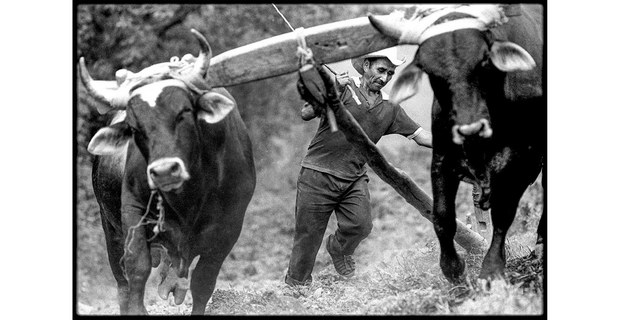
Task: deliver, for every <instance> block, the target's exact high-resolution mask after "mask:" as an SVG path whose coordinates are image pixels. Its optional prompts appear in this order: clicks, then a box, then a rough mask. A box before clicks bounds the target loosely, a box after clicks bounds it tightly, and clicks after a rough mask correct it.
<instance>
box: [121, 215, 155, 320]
mask: <svg viewBox="0 0 620 320" xmlns="http://www.w3.org/2000/svg"><path fill="white" fill-rule="evenodd" d="M139 221H140V214H133V213H126V212H124V213H123V230H124V234H125V238H126V237H128V236H132V237H133V239H131V241H130V242H129V243H127V246H126V248H125V255H124V266H125V273H126V275H127V280H128V281H129V298H128V314H147V312H146V308H145V307H144V288H145V285H146V281H147V280H148V277H149V275H150V273H151V253H150V250H149V246H148V244H147V241H146V229H145V227H144V226H141V227H137V228H134V229H133V231H130V230H129V228H130V227H131V226H135V225H137V224H138V222H139Z"/></svg>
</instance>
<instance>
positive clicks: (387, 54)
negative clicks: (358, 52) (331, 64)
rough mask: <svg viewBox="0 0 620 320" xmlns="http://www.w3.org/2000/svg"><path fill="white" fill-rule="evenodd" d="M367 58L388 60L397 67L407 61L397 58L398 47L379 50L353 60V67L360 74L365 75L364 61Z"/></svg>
mask: <svg viewBox="0 0 620 320" xmlns="http://www.w3.org/2000/svg"><path fill="white" fill-rule="evenodd" d="M366 58H387V59H388V60H390V62H391V63H392V64H393V65H395V66H397V67H398V66H400V65H401V64H403V63H405V60H407V59H402V60H400V59H398V58H397V57H396V47H391V48H387V49H383V50H379V51H377V52H373V53H369V54H366V55H363V56H361V57H359V58H355V59H351V64H352V65H353V68H355V71H357V72H359V74H364V68H363V65H364V59H366Z"/></svg>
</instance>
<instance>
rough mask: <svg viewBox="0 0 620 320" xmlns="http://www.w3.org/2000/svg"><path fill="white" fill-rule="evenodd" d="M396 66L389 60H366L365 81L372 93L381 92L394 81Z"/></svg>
mask: <svg viewBox="0 0 620 320" xmlns="http://www.w3.org/2000/svg"><path fill="white" fill-rule="evenodd" d="M395 68H396V66H394V65H393V64H392V63H391V62H390V60H388V59H387V58H377V59H374V60H368V59H366V60H364V79H366V83H367V84H368V89H369V90H370V91H379V90H381V88H383V87H385V85H386V84H387V83H388V82H389V81H390V80H391V79H392V76H393V75H394V69H395Z"/></svg>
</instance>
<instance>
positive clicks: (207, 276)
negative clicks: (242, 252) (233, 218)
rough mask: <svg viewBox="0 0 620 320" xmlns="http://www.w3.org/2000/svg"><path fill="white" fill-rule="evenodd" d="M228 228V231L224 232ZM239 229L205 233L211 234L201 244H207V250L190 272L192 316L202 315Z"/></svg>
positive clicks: (229, 228)
mask: <svg viewBox="0 0 620 320" xmlns="http://www.w3.org/2000/svg"><path fill="white" fill-rule="evenodd" d="M227 228H228V230H226V229H227ZM240 232H241V228H232V226H231V224H228V225H226V226H224V227H220V230H211V231H207V232H206V234H211V235H213V237H209V238H208V239H207V240H205V242H203V243H209V244H210V245H209V248H207V250H206V251H205V252H203V253H201V254H200V259H199V260H198V263H197V264H196V268H195V269H194V271H193V272H192V280H191V283H190V290H191V292H192V299H193V305H192V315H204V314H205V308H206V307H207V302H209V299H210V298H211V295H212V294H213V290H214V289H215V282H216V280H217V276H218V274H219V272H220V268H221V267H222V263H223V262H224V259H226V256H228V253H230V251H231V250H232V248H233V246H234V244H235V242H237V238H238V237H239V233H240Z"/></svg>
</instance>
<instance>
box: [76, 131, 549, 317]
mask: <svg viewBox="0 0 620 320" xmlns="http://www.w3.org/2000/svg"><path fill="white" fill-rule="evenodd" d="M279 145H280V149H279V150H278V151H277V152H275V153H276V154H277V155H278V157H279V158H280V159H285V160H282V161H274V162H273V163H272V165H270V166H267V167H264V168H260V170H259V172H258V181H259V183H258V186H257V189H256V192H255V195H254V197H253V199H252V201H251V203H250V206H249V208H248V211H247V213H246V218H245V221H244V227H243V230H242V232H241V236H240V238H239V240H238V241H237V243H236V245H235V247H234V248H233V250H232V252H231V254H230V255H229V256H228V258H227V259H226V260H225V262H224V264H223V266H222V269H221V270H220V273H219V276H218V283H217V285H216V290H215V292H214V294H213V296H212V299H211V301H210V302H209V304H208V305H207V310H206V314H235V315H245V314H252V315H270V314H273V315H284V314H288V315H312V314H316V315H319V314H334V315H335V314H343V315H344V314H370V315H378V314H381V315H383V314H388V315H404V314H424V315H436V314H437V315H439V314H449V315H458V314H540V313H542V310H543V286H542V283H543V282H542V280H543V279H542V274H543V270H542V264H541V262H540V260H539V259H536V258H535V257H534V254H533V253H532V254H530V253H531V252H532V250H533V249H534V246H533V245H534V243H535V240H536V235H535V232H536V227H537V223H538V219H539V217H540V214H541V212H542V198H541V196H540V192H541V189H540V181H538V182H536V183H535V184H534V185H532V186H531V187H530V188H529V189H528V190H527V192H526V193H525V195H524V196H523V198H522V200H521V203H520V206H519V210H518V213H517V217H516V218H515V222H514V223H513V226H512V228H511V229H510V231H509V242H510V243H511V245H512V246H513V247H515V248H518V250H515V254H514V256H509V258H511V259H509V261H508V264H507V270H506V280H498V281H495V282H493V283H491V284H490V287H488V286H487V284H485V283H479V282H478V281H476V280H475V279H476V277H477V275H478V272H479V269H480V264H481V263H482V256H479V255H467V254H466V253H465V252H463V251H461V254H462V255H463V256H464V257H465V258H466V261H467V266H468V269H467V274H468V278H469V279H470V281H469V282H468V283H466V284H462V285H452V284H450V283H448V282H447V280H446V279H445V278H444V277H443V275H441V271H440V270H439V266H438V261H439V248H438V245H437V240H436V237H435V234H434V231H433V228H432V224H431V223H430V222H429V221H428V220H426V219H424V218H423V217H422V216H421V215H420V214H419V213H418V212H417V211H416V210H415V209H414V208H413V207H411V206H410V205H409V204H407V203H406V202H405V200H403V199H402V198H401V197H400V196H399V195H398V194H397V193H396V192H395V191H394V190H392V189H391V187H389V186H387V185H386V184H385V183H383V182H382V181H381V180H380V179H379V178H378V177H377V176H376V175H375V174H374V173H373V172H370V174H369V176H370V183H369V188H370V192H371V205H372V214H373V219H374V220H373V222H374V226H373V231H372V233H371V234H370V236H369V237H368V238H367V239H366V240H364V241H363V242H362V243H361V244H360V246H359V247H358V249H357V250H356V252H355V255H354V257H355V259H356V265H357V270H356V276H355V277H353V278H351V279H343V278H341V277H340V276H338V275H337V274H336V272H335V270H334V268H333V265H332V263H331V259H330V257H329V255H328V254H327V252H326V250H325V248H324V245H323V246H322V247H321V249H320V250H319V253H318V255H317V259H316V263H315V268H314V272H313V278H314V282H313V283H312V285H311V286H310V287H306V288H290V287H288V286H286V285H285V284H284V281H283V280H284V275H285V273H286V269H287V267H288V260H289V257H290V252H291V248H292V242H293V232H294V203H295V183H296V179H297V174H298V172H299V164H298V162H299V159H300V158H301V156H300V149H299V148H297V147H292V146H293V145H300V144H298V143H292V144H286V143H280V144H279ZM301 145H303V143H302V144H301ZM302 151H303V150H302ZM383 151H384V152H385V154H386V157H387V158H388V159H390V161H391V162H392V163H394V165H396V166H397V167H399V168H401V169H403V170H405V171H406V172H407V173H408V174H409V175H411V176H412V177H413V178H414V180H415V181H416V183H418V184H419V185H420V186H421V187H422V188H423V189H424V190H425V191H426V192H428V193H430V179H429V178H430V175H429V173H428V172H429V166H430V151H428V150H423V149H405V150H404V151H402V154H395V153H393V152H391V151H390V150H389V149H383ZM78 189H79V192H80V193H79V195H78V196H79V202H78V204H77V210H78V212H77V216H78V221H77V225H78V230H77V231H78V232H77V234H78V248H77V253H78V270H77V272H76V274H77V277H78V279H77V280H78V281H77V288H76V290H77V301H78V310H79V312H81V313H84V314H118V305H117V302H116V289H115V281H114V280H113V277H112V274H111V271H110V268H109V265H108V262H107V255H106V253H105V243H104V241H103V232H102V230H101V224H100V221H99V217H98V207H97V205H96V202H95V201H94V198H93V197H92V188H91V187H90V167H89V163H88V161H80V164H79V168H78ZM457 203H458V206H457V207H458V209H457V216H458V217H459V218H460V219H464V218H465V215H466V214H467V213H468V212H470V211H471V210H472V208H473V204H472V201H471V187H470V186H468V185H466V184H462V185H461V187H460V188H459V192H458V196H457ZM335 228H336V220H335V217H333V216H332V218H331V220H330V222H329V224H328V228H327V231H326V233H325V238H326V237H327V236H328V235H329V234H330V233H333V232H334V230H335ZM154 278H155V277H152V278H151V279H150V280H149V282H148V284H147V292H146V297H145V304H146V306H147V310H148V311H149V313H151V314H189V313H190V312H191V301H192V299H191V293H190V294H188V295H187V297H186V300H185V302H184V303H183V304H181V305H179V306H176V305H175V304H174V302H173V301H172V300H173V299H172V298H169V299H168V300H161V299H160V298H159V297H158V296H157V294H156V284H155V279H154Z"/></svg>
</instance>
